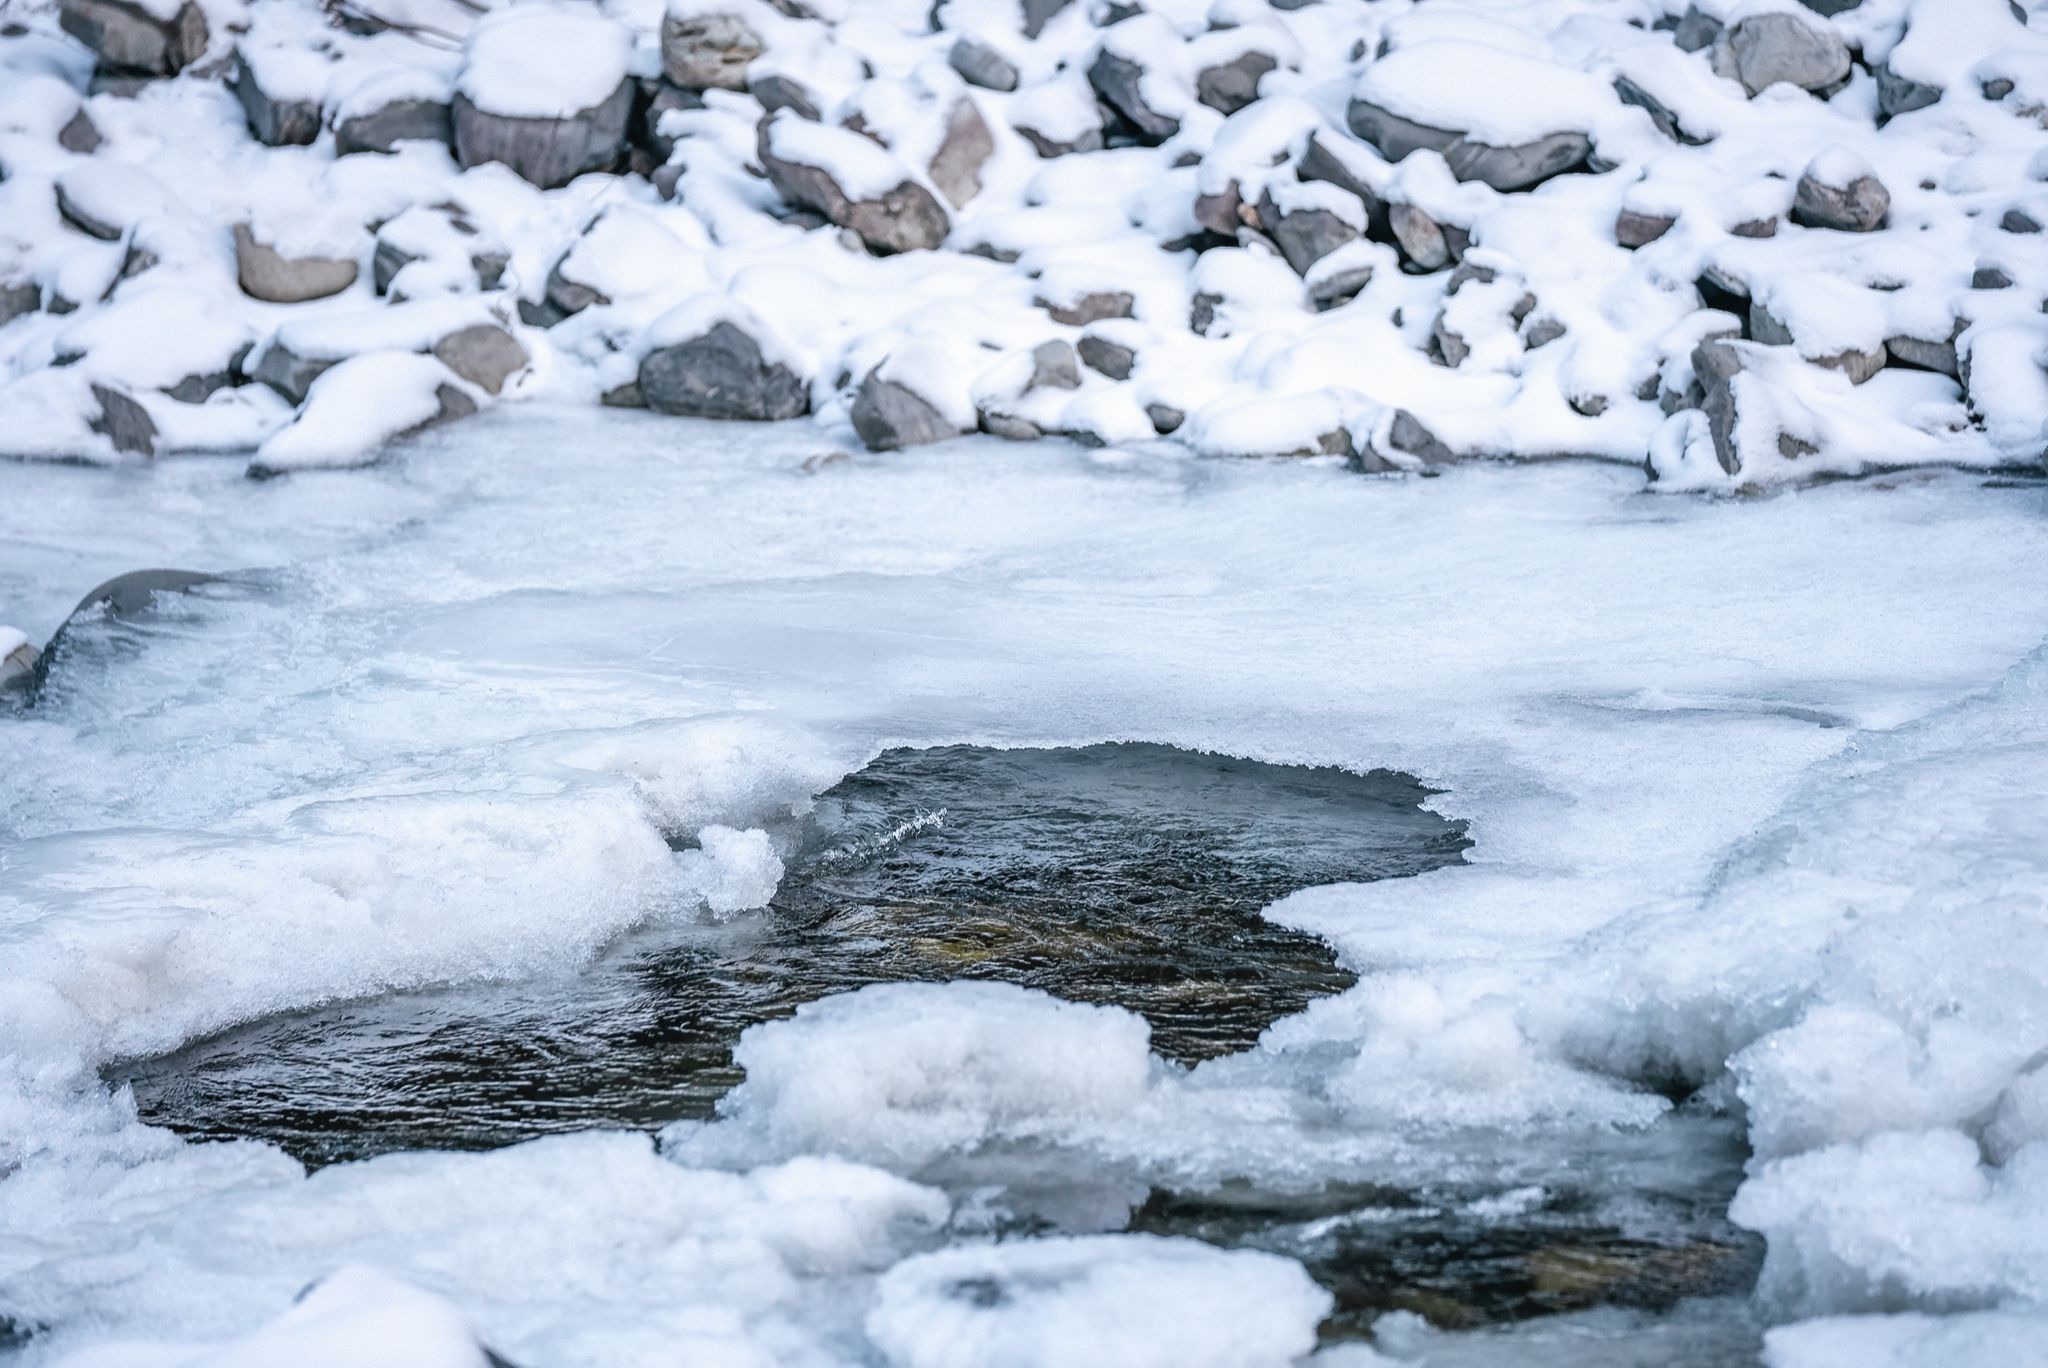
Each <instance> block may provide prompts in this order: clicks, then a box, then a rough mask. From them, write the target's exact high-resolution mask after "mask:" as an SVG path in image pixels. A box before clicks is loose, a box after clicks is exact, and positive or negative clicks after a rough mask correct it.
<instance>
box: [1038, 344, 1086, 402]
mask: <svg viewBox="0 0 2048 1368" xmlns="http://www.w3.org/2000/svg"><path fill="white" fill-rule="evenodd" d="M1079 388H1081V367H1080V366H1079V365H1078V364H1077V363H1076V362H1075V359H1074V349H1073V347H1071V346H1069V345H1068V344H1067V343H1065V342H1063V341H1061V340H1060V339H1059V338H1057V337H1055V338H1052V339H1051V340H1050V341H1046V342H1041V343H1039V344H1038V345H1037V346H1035V347H1033V348H1032V349H1031V381H1030V383H1029V384H1027V385H1026V386H1025V387H1024V391H1025V393H1027V394H1028V393H1030V392H1031V391H1032V390H1039V389H1079Z"/></svg>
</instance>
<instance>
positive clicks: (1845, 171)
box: [1792, 147, 1892, 233]
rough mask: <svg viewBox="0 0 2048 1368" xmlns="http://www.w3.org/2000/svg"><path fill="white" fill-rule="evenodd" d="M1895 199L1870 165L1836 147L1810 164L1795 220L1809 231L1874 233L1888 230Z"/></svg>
mask: <svg viewBox="0 0 2048 1368" xmlns="http://www.w3.org/2000/svg"><path fill="white" fill-rule="evenodd" d="M1891 207H1892V197H1891V194H1890V192H1889V191H1887V190H1886V189H1885V188H1884V182H1882V181H1880V180H1879V179H1878V178H1877V172H1876V170H1875V169H1873V168H1872V167H1871V165H1870V163H1869V162H1867V161H1865V160H1863V158H1861V157H1859V156H1857V155H1856V154H1855V153H1853V152H1851V151H1849V150H1848V149H1847V148H1842V147H1833V148H1829V149H1828V150H1827V151H1824V152H1822V153H1821V154H1820V155H1819V156H1817V157H1815V158H1814V159H1813V160H1812V161H1811V162H1809V163H1808V164H1807V167H1806V170H1805V172H1804V173H1803V174H1802V175H1801V176H1800V177H1799V187H1798V189H1797V191H1796V192H1795V194H1794V196H1793V200H1792V221H1793V222H1795V223H1799V224H1802V225H1804V226H1806V227H1808V228H1834V229H1839V230H1840V231H1842V232H1845V233H1871V232H1875V231H1877V230H1878V229H1879V228H1882V227H1884V221H1885V217H1886V215H1888V214H1889V213H1890V212H1891Z"/></svg>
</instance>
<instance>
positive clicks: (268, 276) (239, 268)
mask: <svg viewBox="0 0 2048 1368" xmlns="http://www.w3.org/2000/svg"><path fill="white" fill-rule="evenodd" d="M357 270H358V267H357V265H356V260H355V258H354V257H335V256H321V255H311V254H308V255H303V256H296V255H295V256H287V255H286V254H285V253H283V252H281V251H279V250H278V249H277V248H276V247H273V246H271V245H270V244H269V243H268V242H266V241H264V240H263V239H262V238H260V237H258V236H257V229H256V226H255V225H253V224H250V223H238V224H236V225H235V278H236V280H237V281H239V282H240V284H241V286H242V293H244V294H246V295H248V296H249V297H250V298H252V299H265V300H269V301H270V302H271V303H273V304H301V303H304V302H305V301H306V300H309V299H325V298H326V297H327V296H329V295H334V294H340V293H341V292H342V291H343V290H346V289H347V288H348V287H349V286H351V285H353V284H355V283H356V273H357Z"/></svg>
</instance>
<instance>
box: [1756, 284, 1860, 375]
mask: <svg viewBox="0 0 2048 1368" xmlns="http://www.w3.org/2000/svg"><path fill="white" fill-rule="evenodd" d="M1749 335H1750V338H1751V340H1753V341H1756V342H1760V343H1762V344H1763V345H1765V346H1767V347H1789V346H1795V345H1796V344H1797V342H1798V338H1796V337H1795V336H1794V335H1793V333H1792V330H1791V329H1790V328H1788V327H1786V326H1785V324H1784V323H1783V322H1781V321H1780V320H1779V318H1778V317H1777V315H1775V314H1773V313H1772V312H1771V311H1770V309H1769V308H1767V307H1766V306H1765V305H1763V304H1761V303H1758V302H1756V301H1754V300H1752V301H1751V302H1750V306H1749ZM1802 355H1804V353H1802ZM1806 360H1808V361H1811V362H1812V363H1813V364H1814V365H1816V366H1824V367H1826V368H1827V369H1828V370H1837V371H1840V372H1842V374H1844V375H1846V376H1848V377H1849V381H1850V383H1851V384H1856V385H1860V384H1862V383H1863V382H1864V381H1866V380H1868V379H1869V378H1870V377H1871V376H1873V375H1876V374H1877V373H1878V372H1879V371H1881V370H1883V369H1884V363H1885V348H1884V346H1883V344H1881V343H1880V344H1879V345H1878V346H1876V347H1873V348H1871V349H1870V350H1868V351H1864V350H1861V349H1857V348H1851V349H1850V350H1848V351H1843V352H1835V353H1831V354H1829V355H1827V356H1807V357H1806Z"/></svg>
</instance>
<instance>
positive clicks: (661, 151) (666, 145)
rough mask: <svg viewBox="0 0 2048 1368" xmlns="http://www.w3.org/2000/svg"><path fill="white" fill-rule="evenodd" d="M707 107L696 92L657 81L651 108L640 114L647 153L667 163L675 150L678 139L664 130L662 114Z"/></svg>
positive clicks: (656, 159) (641, 144)
mask: <svg viewBox="0 0 2048 1368" xmlns="http://www.w3.org/2000/svg"><path fill="white" fill-rule="evenodd" d="M703 107H704V97H703V96H702V95H700V94H698V93H697V92H696V91H694V90H685V89H683V88H682V87H681V86H679V85H670V84H669V83H668V82H667V81H657V82H655V84H654V91H653V93H652V94H651V95H649V96H648V99H647V107H646V108H645V109H644V110H642V111H641V113H640V146H642V147H644V148H646V149H647V154H648V155H649V156H650V157H652V158H654V160H655V161H657V162H666V161H667V160H668V159H669V154H670V153H672V152H674V151H675V147H676V140H675V139H674V138H672V137H670V136H669V135H668V134H666V133H664V132H662V131H661V117H662V115H664V114H667V113H668V112H669V111H671V110H676V109H702V108H703ZM668 169H669V168H668V167H663V168H662V170H668ZM656 174H657V175H658V174H659V172H657V173H656ZM665 198H666V197H665Z"/></svg>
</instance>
